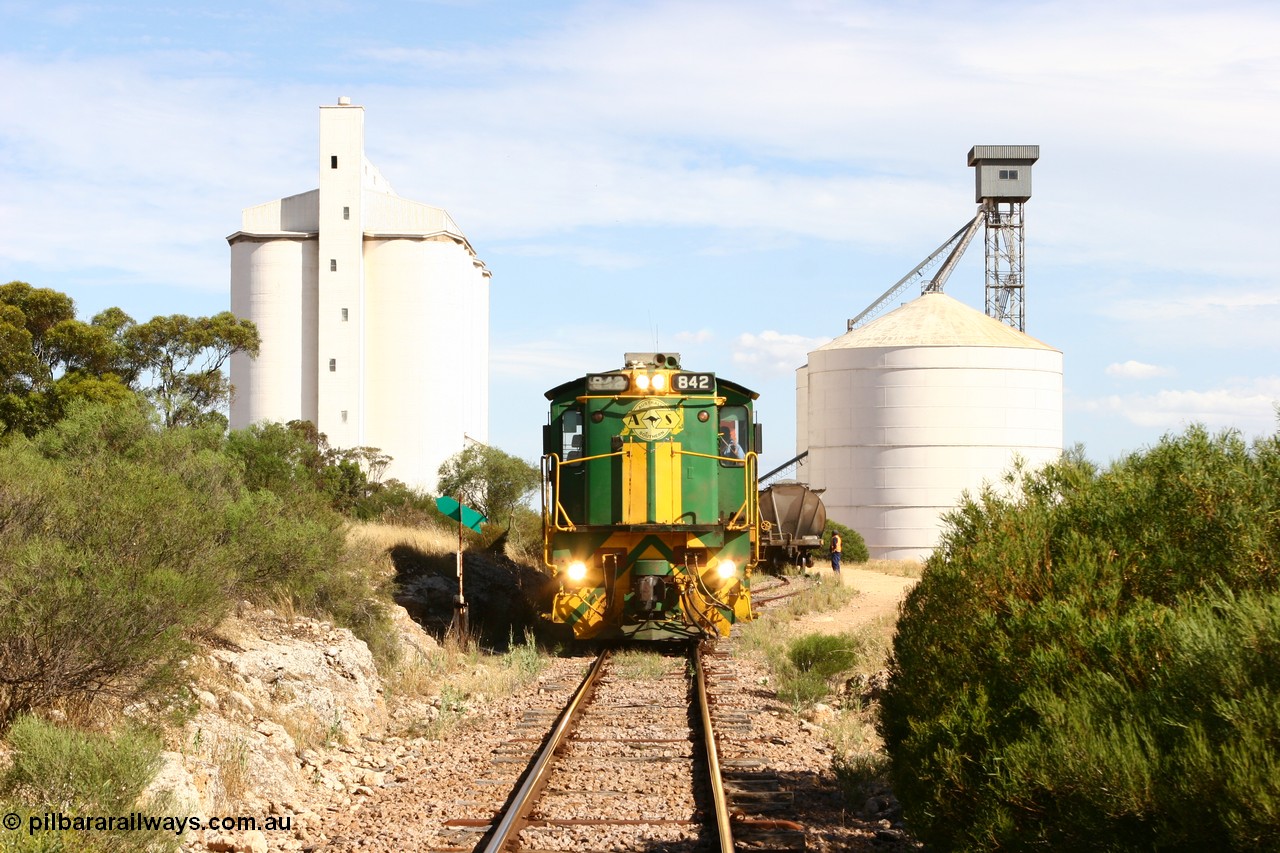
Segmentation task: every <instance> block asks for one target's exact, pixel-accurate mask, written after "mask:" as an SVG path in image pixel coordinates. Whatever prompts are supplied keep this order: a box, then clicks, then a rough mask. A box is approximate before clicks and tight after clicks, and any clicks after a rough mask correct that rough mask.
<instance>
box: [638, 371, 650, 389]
mask: <svg viewBox="0 0 1280 853" xmlns="http://www.w3.org/2000/svg"><path fill="white" fill-rule="evenodd" d="M636 387H637V388H639V389H640V390H641V391H648V390H649V375H648V374H647V373H638V374H636Z"/></svg>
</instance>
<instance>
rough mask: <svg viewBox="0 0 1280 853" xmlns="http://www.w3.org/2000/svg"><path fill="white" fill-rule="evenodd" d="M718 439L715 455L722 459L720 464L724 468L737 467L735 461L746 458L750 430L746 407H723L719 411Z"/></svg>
mask: <svg viewBox="0 0 1280 853" xmlns="http://www.w3.org/2000/svg"><path fill="white" fill-rule="evenodd" d="M718 429H719V433H720V437H719V441H718V450H717V453H718V455H719V456H721V457H723V458H722V459H721V460H720V464H721V465H724V466H725V467H731V466H738V465H741V464H742V463H741V462H738V461H735V460H739V459H745V458H746V455H747V454H746V444H747V436H748V431H749V430H750V429H751V425H750V423H749V422H748V421H747V407H746V406H725V407H723V408H722V409H720V425H719V427H718Z"/></svg>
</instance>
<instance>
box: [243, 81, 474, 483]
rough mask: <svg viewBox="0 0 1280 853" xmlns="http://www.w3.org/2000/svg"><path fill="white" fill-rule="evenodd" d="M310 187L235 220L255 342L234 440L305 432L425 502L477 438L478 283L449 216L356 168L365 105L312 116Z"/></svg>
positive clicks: (362, 166)
mask: <svg viewBox="0 0 1280 853" xmlns="http://www.w3.org/2000/svg"><path fill="white" fill-rule="evenodd" d="M319 155H320V156H319V188H318V189H315V190H311V191H309V192H305V193H300V194H298V195H294V196H289V197H287V198H282V199H277V200H276V201H272V202H268V203H266V204H261V205H258V206H256V207H251V208H247V209H245V211H244V212H243V216H242V226H241V230H240V231H237V232H236V233H235V234H232V235H231V236H230V237H228V238H227V241H228V242H229V243H230V244H231V310H232V312H233V313H235V314H236V316H238V317H243V318H246V319H249V320H252V321H253V322H254V323H256V324H257V326H258V330H259V332H260V333H261V335H262V349H261V352H260V353H259V355H258V357H257V358H249V357H248V356H245V355H243V354H237V355H235V356H233V357H232V360H231V382H232V385H233V386H234V387H235V396H234V398H233V399H232V404H231V427H232V428H233V429H240V428H243V427H246V426H249V425H250V424H253V423H259V422H262V421H281V422H283V421H290V420H309V421H312V422H313V423H315V424H316V426H317V427H318V429H319V430H320V432H322V433H324V434H325V435H326V436H327V438H328V440H329V443H330V444H331V445H333V446H334V447H343V448H352V447H376V448H379V449H380V450H381V451H382V452H384V453H386V454H388V455H390V456H391V457H392V460H393V461H392V463H391V466H390V467H389V468H388V471H387V475H388V476H391V477H395V478H397V479H400V480H403V481H404V482H406V483H409V484H410V485H413V486H417V487H420V488H426V489H434V488H435V484H436V471H437V469H438V468H439V466H440V463H441V462H443V461H444V460H445V459H446V458H447V457H449V456H450V455H452V454H454V453H456V452H458V451H459V450H461V449H462V448H463V446H464V444H465V440H466V438H467V437H470V438H472V439H476V440H479V441H484V440H486V438H487V436H488V419H489V412H488V395H489V271H488V270H487V269H486V268H485V266H484V263H483V262H481V261H480V259H479V258H478V257H476V253H475V251H474V250H473V249H472V248H471V245H470V243H469V242H468V241H467V238H466V237H465V236H463V234H462V231H461V230H460V229H459V228H458V226H457V224H456V223H455V222H454V221H453V219H452V218H451V217H450V216H449V214H448V213H446V212H445V211H444V210H442V209H440V208H438V207H431V206H430V205H425V204H420V203H418V202H414V201H409V200H408V199H404V198H401V197H400V196H399V195H397V194H396V193H395V192H394V191H393V190H392V189H391V187H390V185H389V184H388V183H387V181H386V179H385V178H384V177H383V176H382V173H381V172H379V171H378V169H377V167H375V166H374V165H373V164H372V163H370V162H369V160H368V159H367V158H366V157H365V155H364V108H363V107H360V106H355V105H352V104H351V103H350V100H349V99H347V98H342V99H340V100H339V102H338V103H337V104H336V105H326V106H322V107H321V108H320V151H319Z"/></svg>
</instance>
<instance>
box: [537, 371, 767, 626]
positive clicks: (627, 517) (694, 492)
mask: <svg viewBox="0 0 1280 853" xmlns="http://www.w3.org/2000/svg"><path fill="white" fill-rule="evenodd" d="M624 363H625V366H624V367H623V368H622V369H621V370H613V371H609V372H607V373H589V374H587V375H586V376H583V377H580V378H578V379H574V380H572V381H570V382H566V383H564V384H563V385H560V386H557V387H556V388H553V389H551V390H550V391H548V392H547V395H546V396H547V399H548V400H550V401H551V416H550V423H549V424H548V425H547V426H546V427H545V430H546V432H545V434H544V440H543V445H544V447H543V453H544V455H543V457H542V475H543V490H542V494H543V509H542V517H543V554H544V556H543V559H544V560H545V561H546V564H547V566H548V567H549V568H550V569H551V571H552V573H553V575H554V576H555V577H556V579H557V580H559V582H560V589H559V591H558V593H557V594H556V596H555V601H554V604H553V605H552V612H551V619H552V621H554V622H559V623H564V624H568V625H570V626H572V628H573V632H574V636H575V637H577V638H578V639H591V638H598V639H617V638H627V639H638V640H661V639H675V638H688V637H704V636H717V635H720V636H723V635H727V634H728V633H729V630H730V626H731V625H732V624H733V623H734V622H737V621H740V620H745V619H750V618H752V611H751V575H752V571H753V570H754V569H755V567H756V562H757V561H758V559H759V548H760V513H759V506H758V493H757V481H756V477H757V469H756V460H757V456H756V454H757V453H759V451H760V427H759V425H758V424H757V423H756V422H755V418H754V411H753V402H754V400H755V399H756V397H757V396H758V395H757V394H756V393H755V392H753V391H749V390H747V389H746V388H743V387H742V386H741V385H737V384H735V383H733V382H728V381H725V380H724V379H719V378H717V377H716V375H715V374H713V373H693V372H689V371H686V370H683V369H682V368H681V366H680V356H679V355H676V354H673V353H627V354H626V356H625V359H624Z"/></svg>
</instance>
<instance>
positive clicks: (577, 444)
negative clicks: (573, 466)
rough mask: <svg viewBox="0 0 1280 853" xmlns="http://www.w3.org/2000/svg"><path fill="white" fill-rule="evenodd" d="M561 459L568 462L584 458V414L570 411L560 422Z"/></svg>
mask: <svg viewBox="0 0 1280 853" xmlns="http://www.w3.org/2000/svg"><path fill="white" fill-rule="evenodd" d="M560 424H561V426H560V429H561V433H560V458H561V459H564V460H565V461H568V460H570V459H580V458H581V457H582V412H579V411H574V410H572V409H571V410H569V411H567V412H565V413H564V417H563V418H562V419H561V420H560Z"/></svg>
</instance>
